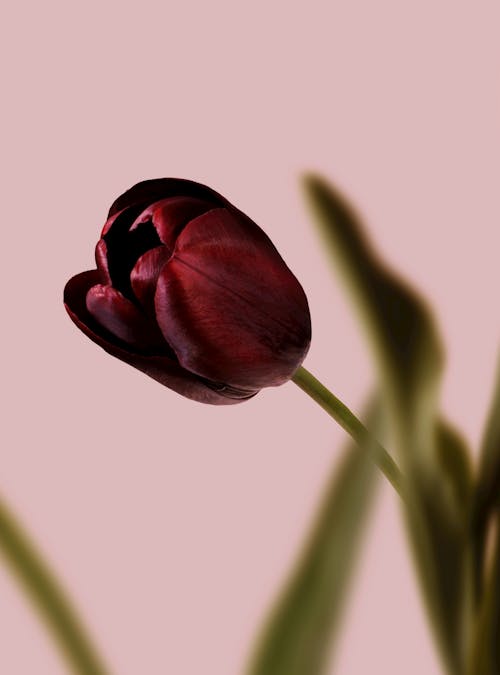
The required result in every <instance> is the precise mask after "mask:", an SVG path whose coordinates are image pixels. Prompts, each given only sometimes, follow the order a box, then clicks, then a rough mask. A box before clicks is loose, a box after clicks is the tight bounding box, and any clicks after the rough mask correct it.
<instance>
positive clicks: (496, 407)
mask: <svg viewBox="0 0 500 675" xmlns="http://www.w3.org/2000/svg"><path fill="white" fill-rule="evenodd" d="M499 505H500V364H499V366H498V369H497V378H496V385H495V390H494V393H493V400H492V403H491V407H490V411H489V414H488V419H487V422H486V426H485V432H484V436H483V441H482V444H481V452H480V460H479V471H478V477H477V484H476V490H475V494H474V505H473V511H472V538H473V542H474V544H473V546H474V582H475V586H474V590H475V599H476V602H480V600H481V596H482V590H483V588H482V585H483V584H482V577H483V567H484V557H485V547H486V539H487V532H488V526H489V524H490V522H491V520H492V518H493V516H494V514H495V511H496V510H497V509H498V507H499Z"/></svg>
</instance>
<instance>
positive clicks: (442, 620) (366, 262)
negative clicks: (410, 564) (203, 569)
mask: <svg viewBox="0 0 500 675" xmlns="http://www.w3.org/2000/svg"><path fill="white" fill-rule="evenodd" d="M305 188H306V194H307V197H308V200H309V202H310V204H311V206H312V209H313V212H314V214H315V216H316V218H317V221H318V223H319V224H320V227H321V230H322V234H323V236H324V239H325V242H326V244H327V246H328V248H329V250H330V252H331V253H332V254H333V256H334V258H335V260H336V262H337V264H338V266H339V268H340V269H341V270H342V272H343V274H344V276H345V278H346V280H347V282H348V285H349V287H350V290H351V292H352V295H353V299H354V300H355V302H356V305H357V307H358V309H359V311H360V317H361V320H362V322H363V324H364V326H365V328H366V330H367V333H368V336H369V338H370V343H371V345H372V347H373V349H374V353H375V357H376V362H377V365H378V366H379V376H380V386H381V387H382V389H383V393H384V401H385V403H386V406H387V413H388V420H389V423H390V425H391V430H392V432H393V436H394V440H395V444H396V448H397V451H398V454H399V462H400V466H401V469H402V471H403V473H404V474H405V476H406V483H407V485H406V499H405V515H406V521H407V525H408V527H409V532H410V535H411V542H412V545H413V551H414V555H415V560H416V563H417V568H418V570H419V573H420V579H421V585H422V590H423V595H424V599H425V600H426V605H427V608H428V612H429V617H430V619H431V621H432V624H433V628H434V632H435V635H436V638H437V641H438V645H439V647H440V651H441V655H442V657H443V660H444V663H445V665H446V667H447V669H448V671H449V672H450V673H460V672H461V667H462V666H461V662H462V654H461V652H462V650H463V645H462V641H463V607H464V593H463V590H464V574H465V564H464V558H465V556H464V549H465V533H466V519H464V518H463V513H464V509H465V512H467V509H468V508H469V494H470V488H469V486H468V485H469V478H468V477H467V474H468V469H467V465H468V459H467V451H466V450H465V449H464V446H463V444H462V443H459V442H457V435H456V434H455V432H453V431H452V430H451V429H450V427H449V426H448V425H445V424H443V423H441V421H440V420H439V417H438V393H439V382H440V375H441V371H442V368H443V362H444V355H443V348H442V345H441V341H440V339H439V336H438V333H437V329H436V326H435V324H434V320H433V318H432V316H431V313H430V311H429V309H428V308H427V306H426V305H425V303H424V302H423V301H422V299H421V298H420V297H419V296H418V295H417V294H416V293H415V292H414V291H413V290H412V289H411V288H410V287H409V286H408V285H407V283H406V282H404V281H403V280H402V279H400V278H399V277H398V276H397V275H396V274H395V273H394V272H392V271H391V270H389V269H388V268H387V267H385V265H383V263H382V262H381V261H380V259H379V258H378V256H377V254H376V253H375V252H374V250H373V249H372V247H371V245H370V244H369V243H368V241H367V240H366V238H365V235H364V232H363V229H362V227H361V225H360V221H359V219H358V217H357V215H356V214H355V212H354V210H353V208H352V207H351V206H350V205H349V204H348V203H347V201H346V200H345V198H344V197H343V196H342V195H341V194H340V193H339V192H338V191H336V190H335V189H334V188H332V187H331V186H330V185H328V184H327V183H326V182H325V181H324V180H323V179H321V178H320V177H317V176H313V175H311V176H308V177H306V180H305ZM459 494H462V495H465V502H462V503H461V504H460V503H458V502H457V495H459Z"/></svg>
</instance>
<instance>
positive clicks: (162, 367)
mask: <svg viewBox="0 0 500 675" xmlns="http://www.w3.org/2000/svg"><path fill="white" fill-rule="evenodd" d="M102 281H103V277H102V275H101V273H100V272H99V271H98V270H91V271H89V272H82V273H81V274H77V275H76V276H75V277H73V278H72V279H70V280H69V281H68V283H67V284H66V287H65V289H64V303H65V307H66V310H67V312H68V314H69V316H70V317H71V319H72V320H73V322H74V323H75V324H76V325H77V326H78V328H80V330H81V331H83V332H84V333H85V334H86V335H87V336H88V337H89V338H90V339H91V340H93V341H94V342H95V343H96V344H98V345H99V346H100V347H102V348H103V349H104V350H105V351H106V352H108V353H109V354H111V355H112V356H115V357H116V358H118V359H120V360H121V361H124V362H125V363H128V364H129V365H131V366H133V367H134V368H137V369H138V370H140V371H142V372H143V373H145V374H146V375H149V376H150V377H152V378H153V379H154V380H157V381H158V382H160V384H163V385H164V386H166V387H168V388H169V389H172V390H173V391H176V392H177V393H179V394H181V395H182V396H186V397H187V398H190V399H193V400H195V401H199V402H201V403H212V404H215V405H230V404H233V403H239V402H241V401H242V400H244V398H243V397H244V396H246V398H248V397H250V396H252V395H253V394H255V393H256V392H247V393H246V394H244V393H242V392H240V393H238V392H232V391H230V390H227V389H226V394H227V395H224V394H223V393H219V392H218V391H215V390H214V389H212V388H210V387H209V386H207V385H206V384H205V383H204V382H203V381H202V380H200V379H199V378H198V377H196V376H195V375H193V374H192V373H189V372H188V371H187V370H185V369H184V368H182V367H181V366H180V365H179V364H178V363H177V362H176V361H174V360H173V359H171V358H168V357H166V356H144V355H142V354H139V353H135V352H133V351H127V350H126V349H124V348H123V347H122V346H119V345H118V344H116V343H115V342H113V338H112V336H111V335H110V334H109V333H108V332H107V331H106V330H105V329H103V328H102V327H101V326H99V324H98V323H97V322H96V321H95V320H94V319H93V318H92V316H91V315H90V313H89V312H88V310H87V307H86V304H85V298H86V296H87V292H88V291H89V290H90V288H91V287H92V286H94V285H96V284H99V283H101V282H102ZM222 391H224V389H223V388H222V387H221V392H222ZM229 396H234V397H236V396H240V398H230V397H229Z"/></svg>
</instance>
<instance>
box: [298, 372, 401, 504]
mask: <svg viewBox="0 0 500 675" xmlns="http://www.w3.org/2000/svg"><path fill="white" fill-rule="evenodd" d="M292 380H293V381H294V382H295V384H296V385H297V386H298V387H300V388H301V389H302V391H305V393H306V394H308V395H309V396H310V397H311V398H312V399H313V400H314V401H316V403H318V404H319V405H320V406H321V407H322V408H323V410H326V412H327V413H328V414H329V415H330V417H333V419H334V420H335V421H336V422H338V424H340V426H341V427H342V428H343V429H345V431H347V433H348V434H349V435H350V436H351V437H352V438H353V439H354V440H355V441H356V443H358V445H360V446H361V447H365V445H366V441H367V439H368V438H370V437H371V434H370V432H369V431H368V429H367V428H366V427H365V426H364V425H363V424H362V423H361V422H360V421H359V420H358V418H357V417H356V415H354V413H352V412H351V411H350V410H349V408H348V407H347V406H346V405H344V403H342V401H341V400H340V399H338V398H337V397H336V396H335V395H334V394H332V392H331V391H330V390H329V389H327V388H326V387H325V386H324V385H323V384H321V382H320V381H319V380H317V379H316V378H315V377H314V375H312V374H311V373H310V372H309V371H308V370H306V369H305V368H303V367H301V368H299V369H298V371H297V372H296V373H295V375H294V376H293V378H292ZM373 461H374V462H375V463H376V464H377V466H378V467H379V469H380V470H381V471H382V473H383V474H384V476H385V477H386V478H387V480H388V481H389V482H390V483H391V485H392V486H393V487H394V488H395V489H396V491H397V493H398V494H399V495H400V496H402V489H403V478H402V475H401V472H400V470H399V468H398V466H397V464H396V463H395V461H394V460H393V459H392V457H391V456H390V454H389V453H388V452H387V450H386V449H385V448H384V447H383V446H382V445H381V444H380V443H379V442H378V441H376V443H375V448H374V452H373Z"/></svg>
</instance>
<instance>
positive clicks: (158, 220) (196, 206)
mask: <svg viewBox="0 0 500 675" xmlns="http://www.w3.org/2000/svg"><path fill="white" fill-rule="evenodd" d="M213 208H214V205H213V204H210V203H209V202H205V201H202V200H201V199H196V198H194V197H169V198H168V199H163V200H162V201H159V202H156V203H154V204H151V206H148V208H147V209H145V210H144V211H143V212H142V213H141V214H140V216H138V218H137V219H136V220H135V221H134V223H133V224H132V226H131V228H130V231H131V232H132V231H134V230H135V229H136V228H137V227H139V225H141V224H142V223H145V222H147V221H148V220H151V221H152V222H153V225H154V226H155V228H156V231H157V232H158V236H159V238H160V240H161V242H162V243H163V244H165V245H166V246H167V248H168V249H169V250H170V252H172V251H173V249H174V246H175V240H176V239H177V236H178V235H179V234H180V232H181V231H182V229H183V228H184V227H185V226H186V225H187V224H188V223H189V221H190V220H193V218H196V217H197V216H200V215H202V214H203V213H206V212H207V211H210V210H211V209H213Z"/></svg>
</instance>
